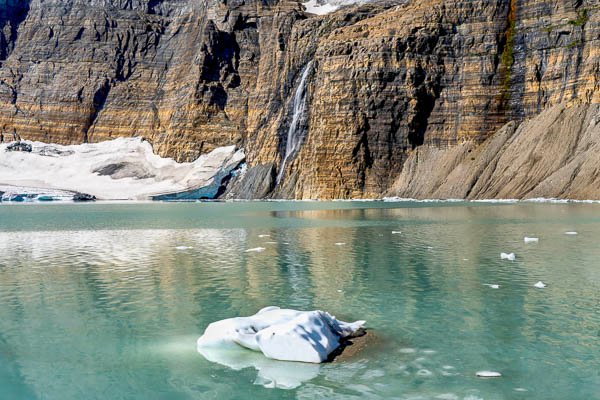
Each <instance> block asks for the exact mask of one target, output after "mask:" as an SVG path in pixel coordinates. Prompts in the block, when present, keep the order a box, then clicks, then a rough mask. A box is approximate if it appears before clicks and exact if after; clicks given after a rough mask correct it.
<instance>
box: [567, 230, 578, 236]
mask: <svg viewBox="0 0 600 400" xmlns="http://www.w3.org/2000/svg"><path fill="white" fill-rule="evenodd" d="M565 235H571V236H574V235H578V233H577V232H575V231H569V232H565Z"/></svg>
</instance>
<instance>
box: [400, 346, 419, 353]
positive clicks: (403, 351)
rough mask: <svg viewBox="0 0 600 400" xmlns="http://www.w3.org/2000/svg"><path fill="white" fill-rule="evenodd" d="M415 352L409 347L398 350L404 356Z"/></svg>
mask: <svg viewBox="0 0 600 400" xmlns="http://www.w3.org/2000/svg"><path fill="white" fill-rule="evenodd" d="M416 351H417V350H415V349H412V348H410V347H405V348H402V349H400V353H404V354H411V353H416Z"/></svg>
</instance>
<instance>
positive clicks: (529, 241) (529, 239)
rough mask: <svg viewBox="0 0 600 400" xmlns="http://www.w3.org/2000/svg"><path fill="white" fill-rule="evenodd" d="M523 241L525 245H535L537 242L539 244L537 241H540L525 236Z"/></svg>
mask: <svg viewBox="0 0 600 400" xmlns="http://www.w3.org/2000/svg"><path fill="white" fill-rule="evenodd" d="M523 241H524V242H525V243H537V242H539V241H540V239H539V238H536V237H527V236H525V237H524V238H523Z"/></svg>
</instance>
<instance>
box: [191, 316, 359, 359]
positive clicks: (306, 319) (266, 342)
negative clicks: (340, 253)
mask: <svg viewBox="0 0 600 400" xmlns="http://www.w3.org/2000/svg"><path fill="white" fill-rule="evenodd" d="M364 324H365V321H356V322H352V323H348V322H343V321H339V320H337V319H336V318H335V317H334V316H332V315H330V314H329V313H327V312H324V311H319V310H317V311H296V310H289V309H281V308H279V307H274V306H272V307H266V308H263V309H262V310H260V311H259V312H258V313H256V314H255V315H253V316H250V317H238V318H229V319H225V320H222V321H217V322H213V323H212V324H210V325H208V327H207V328H206V330H205V331H204V334H203V335H202V336H201V337H200V338H199V339H198V342H197V345H198V351H199V352H200V353H201V354H203V355H204V356H205V357H206V358H207V359H208V360H215V359H218V358H219V357H218V354H216V352H215V349H223V350H225V351H227V350H228V349H230V348H231V347H232V346H233V347H236V346H238V345H239V346H241V347H244V348H246V349H249V350H253V351H257V352H262V353H263V354H264V355H265V356H266V357H267V358H271V359H274V360H280V361H299V362H306V363H322V362H325V361H327V360H329V358H330V356H331V355H332V353H334V352H335V351H336V350H338V349H339V348H340V346H341V345H342V341H343V340H344V339H347V338H351V337H355V336H357V335H359V334H361V333H362V332H363V331H364Z"/></svg>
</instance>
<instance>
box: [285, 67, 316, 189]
mask: <svg viewBox="0 0 600 400" xmlns="http://www.w3.org/2000/svg"><path fill="white" fill-rule="evenodd" d="M312 66H313V61H312V60H311V61H309V62H308V63H307V64H306V66H305V67H304V69H303V70H302V76H301V78H300V82H299V83H298V87H297V88H296V92H295V93H294V99H293V103H292V112H293V113H292V122H291V123H290V127H289V129H288V133H287V138H286V142H285V154H284V156H283V161H282V162H281V166H280V168H279V173H278V174H277V184H279V182H281V179H282V178H283V174H284V172H285V166H286V164H287V162H288V160H289V159H290V157H293V156H295V155H296V153H297V152H298V150H299V149H300V146H301V145H302V141H303V139H304V129H302V122H303V120H304V119H305V118H306V111H307V107H306V94H307V88H308V77H309V76H310V74H311V72H312Z"/></svg>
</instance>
